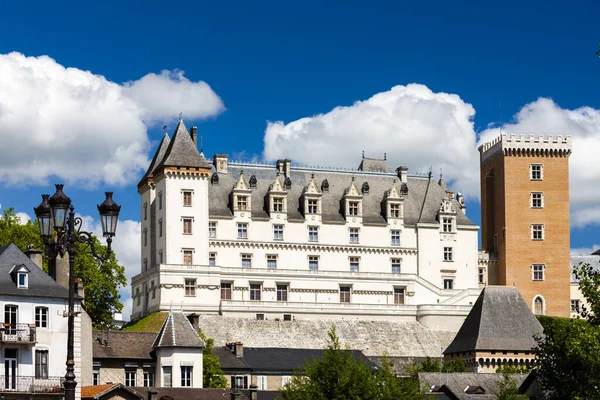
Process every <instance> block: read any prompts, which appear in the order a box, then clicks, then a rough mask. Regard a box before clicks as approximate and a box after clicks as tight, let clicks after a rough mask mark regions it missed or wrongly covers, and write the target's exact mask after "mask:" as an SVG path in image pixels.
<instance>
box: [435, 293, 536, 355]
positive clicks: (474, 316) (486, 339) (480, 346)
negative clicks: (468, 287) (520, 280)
mask: <svg viewBox="0 0 600 400" xmlns="http://www.w3.org/2000/svg"><path fill="white" fill-rule="evenodd" d="M542 332H543V328H542V326H541V325H540V323H539V322H538V320H537V318H536V317H535V316H534V315H533V313H532V312H531V310H530V309H529V306H528V305H527V303H525V300H523V298H522V297H521V295H520V294H519V291H518V290H517V288H515V287H505V286H488V287H486V288H484V289H483V290H482V292H481V294H480V295H479V298H477V301H476V302H475V305H474V306H473V308H472V309H471V312H469V315H467V318H466V319H465V322H464V323H463V324H462V326H461V327H460V330H459V331H458V333H457V334H456V337H455V338H454V340H453V341H452V343H450V345H449V346H448V348H447V349H446V350H445V351H444V354H451V353H458V352H465V351H479V350H502V351H531V349H532V348H533V347H534V346H535V340H534V338H533V336H534V335H540V334H541V333H542Z"/></svg>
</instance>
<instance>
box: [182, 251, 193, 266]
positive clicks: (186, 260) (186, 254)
mask: <svg viewBox="0 0 600 400" xmlns="http://www.w3.org/2000/svg"><path fill="white" fill-rule="evenodd" d="M183 264H184V265H192V264H193V262H192V250H183Z"/></svg>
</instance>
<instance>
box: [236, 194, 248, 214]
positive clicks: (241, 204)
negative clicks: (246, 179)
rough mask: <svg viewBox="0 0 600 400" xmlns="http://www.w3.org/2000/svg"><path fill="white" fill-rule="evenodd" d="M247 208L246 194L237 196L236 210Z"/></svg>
mask: <svg viewBox="0 0 600 400" xmlns="http://www.w3.org/2000/svg"><path fill="white" fill-rule="evenodd" d="M247 208H248V196H238V197H237V209H238V211H245V210H247Z"/></svg>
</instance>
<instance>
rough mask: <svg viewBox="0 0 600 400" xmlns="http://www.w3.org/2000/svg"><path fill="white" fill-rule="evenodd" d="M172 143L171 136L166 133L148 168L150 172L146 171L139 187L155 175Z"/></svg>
mask: <svg viewBox="0 0 600 400" xmlns="http://www.w3.org/2000/svg"><path fill="white" fill-rule="evenodd" d="M170 143H171V139H170V138H169V135H168V134H167V133H166V132H165V135H164V136H163V138H162V140H161V141H160V144H159V145H158V149H156V153H154V157H153V158H152V161H151V162H150V166H149V167H148V170H147V171H146V173H145V174H144V176H143V177H142V179H140V183H138V186H140V185H143V184H144V182H145V181H146V179H148V177H150V176H152V175H153V174H154V171H155V170H156V167H158V166H159V165H160V163H161V162H162V160H163V158H164V157H165V154H166V153H167V149H168V148H169V144H170Z"/></svg>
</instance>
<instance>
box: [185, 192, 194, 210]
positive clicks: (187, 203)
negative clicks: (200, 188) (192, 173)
mask: <svg viewBox="0 0 600 400" xmlns="http://www.w3.org/2000/svg"><path fill="white" fill-rule="evenodd" d="M183 206H184V207H191V206H192V192H191V191H190V190H184V191H183Z"/></svg>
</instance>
